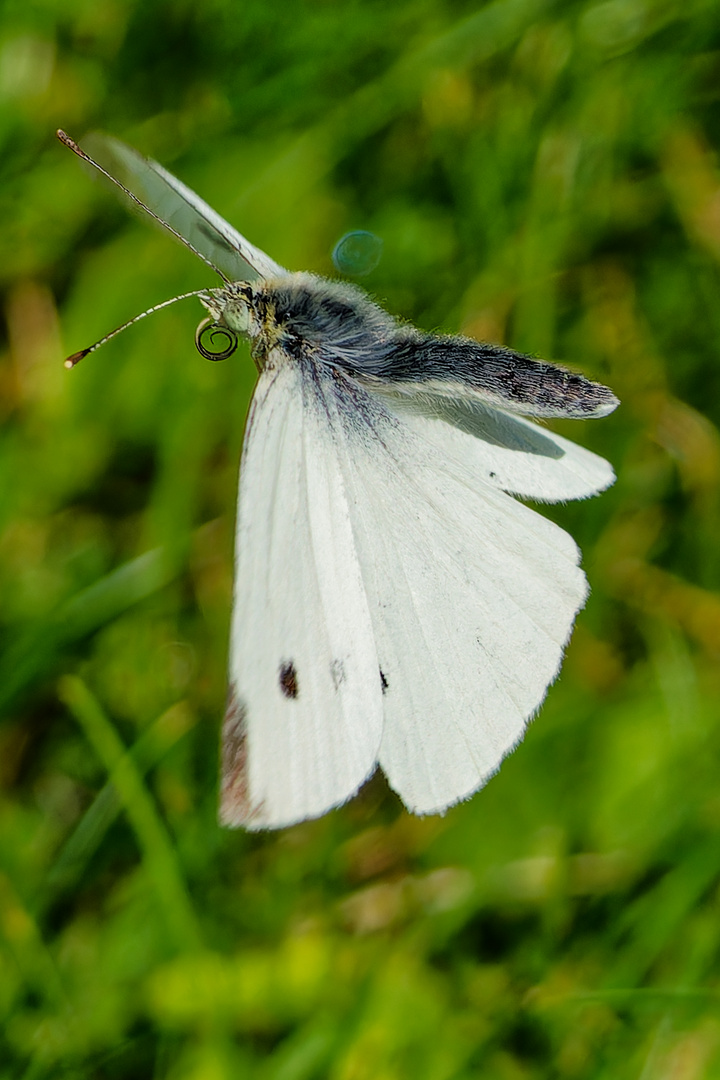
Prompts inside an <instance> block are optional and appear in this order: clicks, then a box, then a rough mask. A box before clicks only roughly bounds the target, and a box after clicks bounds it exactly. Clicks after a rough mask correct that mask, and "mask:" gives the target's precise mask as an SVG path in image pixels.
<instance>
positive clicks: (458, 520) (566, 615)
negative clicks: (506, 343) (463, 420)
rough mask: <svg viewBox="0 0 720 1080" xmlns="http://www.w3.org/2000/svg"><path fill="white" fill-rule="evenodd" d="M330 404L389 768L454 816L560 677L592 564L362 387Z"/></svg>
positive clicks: (416, 798)
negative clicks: (582, 564)
mask: <svg viewBox="0 0 720 1080" xmlns="http://www.w3.org/2000/svg"><path fill="white" fill-rule="evenodd" d="M323 390H324V394H325V398H326V402H327V408H328V415H333V421H332V423H333V426H334V427H335V429H336V431H337V432H338V433H341V435H340V438H338V439H337V440H336V441H337V443H338V446H339V447H340V448H341V449H340V460H341V463H342V469H343V476H344V480H345V485H346V490H347V491H348V494H349V498H350V504H351V506H352V507H353V517H352V521H353V531H354V535H355V542H356V545H357V552H358V556H359V560H360V565H361V567H362V570H363V576H364V581H365V589H366V593H367V597H368V601H369V604H370V611H371V614H372V619H373V629H374V633H375V642H376V646H377V653H378V659H379V661H380V667H381V670H382V672H383V683H384V686H385V693H384V695H383V706H384V728H383V738H382V743H381V746H380V753H379V763H380V765H381V766H382V768H383V770H384V772H385V774H386V776H387V778H388V780H389V782H390V784H391V786H392V787H393V788H394V789H395V790H396V791H397V792H398V794H399V795H400V796H401V797H402V799H403V801H404V802H405V804H406V806H408V808H409V809H411V810H413V811H415V812H417V813H432V812H437V811H441V810H443V809H445V808H446V807H448V806H450V805H452V804H453V803H455V802H457V801H458V800H460V799H462V798H465V797H467V796H468V795H470V794H472V792H473V791H475V790H476V789H477V788H478V787H480V786H481V785H482V784H483V783H484V782H485V781H486V780H487V779H488V777H489V776H490V775H492V773H494V772H495V771H496V769H497V768H498V766H499V764H500V762H501V760H502V758H503V757H504V756H505V754H507V753H508V751H509V750H510V749H512V747H513V746H515V744H516V743H517V742H518V740H519V739H520V738H521V737H522V735H523V732H524V729H525V725H526V723H527V721H528V719H529V718H530V717H531V716H532V715H533V714H534V713H535V711H536V710H537V709H538V708H539V706H540V704H541V703H542V700H543V698H544V697H545V693H546V690H547V687H548V685H549V684H550V683H551V682H552V680H553V679H554V678H555V676H556V675H557V672H558V670H559V667H560V663H561V660H562V654H563V649H564V646H565V643H566V642H567V639H568V637H569V635H570V631H571V628H572V624H573V620H574V617H575V614H576V613H577V611H578V610H579V608H580V607H581V606H582V604H583V602H584V600H585V596H586V593H587V584H586V580H585V575H584V574H583V572H582V570H580V568H579V566H578V559H579V553H578V549H577V547H576V545H575V543H574V541H573V540H572V538H571V537H570V536H568V534H567V533H565V532H564V531H563V530H562V529H560V528H559V527H558V526H556V525H554V524H553V523H552V522H550V521H548V520H547V519H545V518H543V517H541V516H540V515H539V514H536V513H535V512H534V511H532V510H530V509H528V508H527V507H524V506H522V505H520V504H519V503H517V502H516V501H515V500H514V499H513V498H511V497H510V496H508V495H506V494H504V493H503V492H501V491H498V490H497V489H496V488H494V487H492V486H489V485H488V484H487V483H486V480H485V478H484V476H483V475H478V474H477V471H476V469H475V467H474V463H473V462H472V461H470V462H465V461H463V460H462V458H460V457H458V456H457V455H456V452H455V451H456V447H455V445H454V443H453V440H451V441H450V445H449V446H448V447H446V448H445V449H446V450H447V453H446V452H444V451H443V452H441V449H442V448H441V447H439V446H438V445H437V444H436V443H434V442H431V443H430V444H428V443H426V442H425V441H424V439H423V438H422V437H421V436H420V435H418V434H417V432H416V431H415V430H414V429H413V428H412V426H411V425H409V424H406V423H405V422H404V420H403V419H401V418H398V417H395V416H391V415H390V414H388V413H387V412H385V409H384V407H383V406H382V405H381V404H380V403H378V402H377V401H375V400H372V399H370V398H368V397H367V396H366V395H365V394H364V392H362V391H360V392H359V393H360V394H362V396H363V397H365V398H366V400H365V401H364V402H363V401H362V400H361V399H360V398H359V396H358V391H357V389H355V388H354V387H353V386H352V385H351V384H350V383H349V381H347V384H346V387H345V388H344V391H345V394H344V399H343V398H340V397H339V396H338V395H337V392H336V383H335V382H334V381H332V380H330V379H327V378H326V379H324V380H323ZM343 400H345V401H346V402H347V403H346V404H343ZM448 430H451V429H448Z"/></svg>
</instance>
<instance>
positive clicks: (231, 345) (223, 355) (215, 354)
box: [195, 319, 238, 360]
mask: <svg viewBox="0 0 720 1080" xmlns="http://www.w3.org/2000/svg"><path fill="white" fill-rule="evenodd" d="M218 339H219V345H220V347H219V348H218V344H217V340H218ZM205 342H208V345H209V347H208V345H206V344H205ZM224 342H227V344H223V343H224ZM195 347H196V349H197V351H198V352H199V353H200V355H201V356H204V357H205V359H206V360H227V358H228V356H232V354H233V353H234V352H235V350H236V349H237V347H238V336H237V334H236V333H235V331H234V330H231V329H230V327H229V326H221V325H220V323H217V322H213V320H212V319H203V321H202V322H201V323H200V325H199V326H198V328H197V330H196V331H195Z"/></svg>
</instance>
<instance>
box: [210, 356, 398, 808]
mask: <svg viewBox="0 0 720 1080" xmlns="http://www.w3.org/2000/svg"><path fill="white" fill-rule="evenodd" d="M313 372H314V367H312V366H310V365H309V364H308V365H307V366H305V365H304V364H300V363H297V362H293V361H291V360H290V358H287V357H285V356H284V355H283V354H282V353H280V352H277V351H276V352H275V353H273V354H271V357H270V362H269V364H268V366H267V367H266V368H265V370H264V371H263V373H262V375H261V377H260V380H259V382H258V385H257V388H256V391H255V395H254V398H253V404H252V409H251V414H250V418H249V421H248V428H247V432H246V436H245V447H244V450H243V460H242V467H241V483H240V498H239V504H238V523H237V552H236V585H235V600H234V605H233V626H232V639H231V651H230V700H229V703H228V712H227V715H226V718H225V725H224V728H223V794H222V805H221V820H222V821H223V822H224V823H225V824H228V825H241V824H242V825H245V826H246V827H248V828H251V829H258V828H268V827H270V828H278V827H280V826H283V825H288V824H291V823H292V822H295V821H300V820H302V819H304V818H309V817H316V816H318V815H320V814H323V813H325V811H327V810H329V809H330V807H332V806H336V805H338V804H339V803H342V802H344V801H345V800H346V799H348V798H350V797H351V796H352V795H353V794H354V793H355V792H356V791H357V790H358V788H359V787H360V785H361V784H362V783H363V781H364V780H365V779H367V777H368V776H369V775H370V773H372V771H373V769H374V767H375V764H376V762H377V756H378V751H379V747H380V740H381V736H382V694H381V679H380V672H379V665H378V659H377V653H376V650H375V638H374V634H373V627H372V621H371V617H370V612H369V610H368V605H367V599H366V595H365V590H364V588H363V583H362V577H361V573H360V567H359V565H358V559H357V552H356V548H355V542H354V538H353V532H352V526H351V521H350V515H351V510H352V508H351V507H350V506H349V504H348V496H347V492H346V490H345V485H344V481H343V477H342V474H341V471H340V467H339V464H338V451H337V447H336V446H335V445H334V442H333V435H334V432H333V428H332V425H330V424H328V418H327V416H326V415H325V414H324V413H323V412H322V411H321V410H322V404H323V401H322V396H321V395H320V394H318V391H317V387H316V386H315V385H314V380H313Z"/></svg>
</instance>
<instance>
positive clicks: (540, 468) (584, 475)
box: [383, 392, 615, 502]
mask: <svg viewBox="0 0 720 1080" xmlns="http://www.w3.org/2000/svg"><path fill="white" fill-rule="evenodd" d="M383 400H384V401H385V402H386V403H387V405H388V406H389V408H390V409H391V410H392V411H393V412H395V413H397V414H398V415H399V416H400V417H401V418H402V419H403V420H404V421H405V422H406V423H407V425H408V427H410V428H412V429H413V430H414V431H415V432H417V434H418V435H419V436H420V437H421V438H422V439H424V440H426V441H427V442H428V443H429V444H431V445H434V446H436V447H437V449H438V452H439V453H451V454H454V455H455V456H456V457H459V458H460V459H461V460H462V459H464V460H465V461H466V463H467V465H468V467H469V468H471V469H472V472H473V473H474V475H475V476H477V477H478V478H482V479H483V480H484V481H485V483H487V484H489V485H490V486H491V487H495V488H500V489H501V490H502V491H508V492H511V493H512V494H514V495H520V496H522V497H524V498H527V499H536V500H539V501H541V502H565V501H566V500H568V499H584V498H587V497H588V496H589V495H596V494H597V493H598V492H600V491H604V490H605V488H607V487H609V486H610V484H612V483H613V481H614V479H615V474H614V473H613V470H612V468H611V466H610V465H609V463H608V462H607V461H605V459H604V458H601V457H599V456H598V455H597V454H593V453H592V452H591V451H590V450H586V449H585V448H584V447H582V446H578V445H577V443H574V442H571V441H570V440H569V439H564V438H563V437H562V436H561V435H556V434H555V432H553V431H550V430H549V429H548V428H544V427H541V426H540V425H539V424H538V423H535V422H534V421H532V420H526V419H525V417H523V416H518V415H516V414H511V413H506V412H503V411H501V410H500V409H496V408H493V407H491V406H486V405H483V404H482V403H480V402H473V401H469V400H467V398H449V397H445V398H442V397H439V396H436V397H433V396H429V395H426V394H423V393H422V392H418V393H417V394H416V395H415V396H411V395H409V394H395V395H393V394H383Z"/></svg>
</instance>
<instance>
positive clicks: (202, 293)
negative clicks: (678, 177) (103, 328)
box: [65, 289, 209, 368]
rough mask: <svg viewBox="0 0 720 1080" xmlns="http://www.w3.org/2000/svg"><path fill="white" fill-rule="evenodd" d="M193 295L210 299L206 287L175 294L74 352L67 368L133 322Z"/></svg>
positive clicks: (68, 359) (67, 362)
mask: <svg viewBox="0 0 720 1080" xmlns="http://www.w3.org/2000/svg"><path fill="white" fill-rule="evenodd" d="M191 296H199V297H200V298H201V299H202V298H204V299H209V296H208V293H207V290H206V289H198V290H197V291H196V292H188V293H183V294H182V296H173V297H172V299H170V300H163V302H162V304H155V306H154V307H151V308H148V309H147V311H141V312H140V314H139V315H135V316H134V318H132V319H128V321H127V322H124V323H123V324H122V326H118V327H116V329H115V330H111V331H110V333H109V334H106V335H105V337H101V338H100V340H99V341H96V342H95V344H94V345H89V346H88V348H87V349H81V350H80V352H76V353H73V354H72V356H68V358H67V360H66V361H65V367H66V368H74V367H75V365H76V364H79V363H80V361H81V360H82V358H83V357H84V356H87V355H88V354H89V353H91V352H95V350H96V349H99V348H100V346H101V345H104V344H105V342H106V341H110V339H111V338H114V337H117V335H118V334H121V333H122V331H123V330H127V328H128V326H132V325H133V323H136V322H140V320H141V319H144V318H146V317H147V316H148V315H152V314H153V313H154V312H155V311H160V310H161V309H162V308H166V307H170V305H171V304H176V303H177V302H178V300H188V299H189V298H190V297H191Z"/></svg>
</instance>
